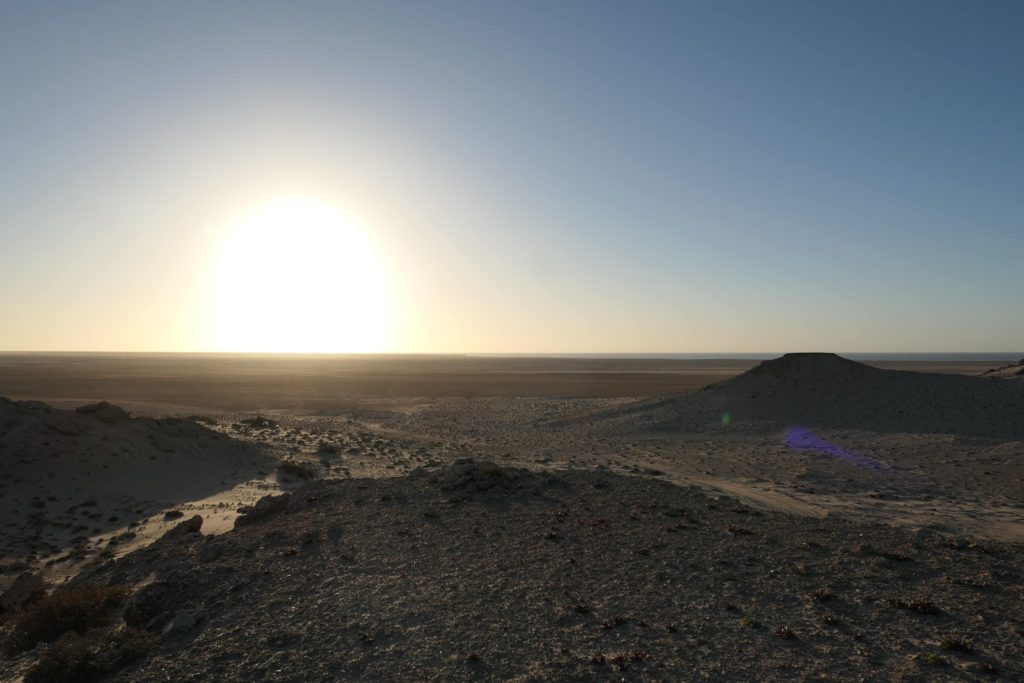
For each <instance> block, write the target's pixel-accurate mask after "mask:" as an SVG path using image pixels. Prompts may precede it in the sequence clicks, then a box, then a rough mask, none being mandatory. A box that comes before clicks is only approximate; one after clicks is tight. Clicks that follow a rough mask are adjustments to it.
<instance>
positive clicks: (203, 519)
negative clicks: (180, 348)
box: [0, 354, 1024, 683]
mask: <svg viewBox="0 0 1024 683" xmlns="http://www.w3.org/2000/svg"><path fill="white" fill-rule="evenodd" d="M1021 370H1024V365H1020V364H1019V363H1018V359H1015V358H1012V357H1008V358H1007V359H1004V360H999V361H995V360H993V361H973V360H958V361H939V360H917V361H865V362H856V361H853V360H849V359H846V358H842V357H840V356H836V355H834V354H787V355H785V356H781V357H778V358H772V359H768V360H764V361H761V360H756V359H738V358H728V359H711V358H709V359H703V360H681V359H658V358H580V357H576V358H530V357H471V356H369V357H355V356H301V355H296V356H252V355H237V356H231V355H201V354H192V355H174V354H129V355H118V354H79V355H71V354H7V355H4V356H2V357H0V396H4V397H6V398H5V399H0V593H2V596H0V610H2V612H0V619H2V620H3V634H2V638H3V643H4V646H3V652H4V658H3V660H2V661H0V679H2V680H12V681H13V680H25V681H27V682H28V683H33V681H35V682H37V683H38V682H39V681H51V680H54V681H55V680H115V681H165V680H170V681H189V680H195V681H201V680H237V681H249V680H266V681H277V680H282V681H333V680H361V679H366V680H515V681H542V680H579V681H584V680H665V681H685V680H708V681H713V680H736V681H747V680H791V679H795V680H808V681H827V680H837V681H838V680H866V681H873V680H921V681H931V680H1000V679H1005V680H1021V679H1022V678H1024V663H1022V660H1024V623H1022V619H1021V616H1020V615H1021V614H1022V613H1024V569H1022V565H1021V560H1022V557H1024V553H1022V552H1021V543H1022V542H1024V373H1022V372H1021ZM82 596H84V597H82ZM75 600H79V601H80V602H81V603H82V604H78V603H76V602H75ZM69 604H70V605H71V607H69V606H68V605H69ZM76 605H77V606H76ZM83 605H84V606H83ZM69 612H70V613H71V614H72V616H71V617H67V616H66V614H67V613H69ZM47 615H49V616H47ZM61 615H64V616H65V618H63V619H62V618H58V617H60V616H61ZM61 624H63V625H61Z"/></svg>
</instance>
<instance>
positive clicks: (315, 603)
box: [0, 461, 1024, 682]
mask: <svg viewBox="0 0 1024 683" xmlns="http://www.w3.org/2000/svg"><path fill="white" fill-rule="evenodd" d="M241 520H242V521H241V522H240V524H239V526H238V527H236V529H235V530H234V531H231V532H228V533H226V534H223V535H220V536H204V535H203V534H202V532H201V528H200V524H201V520H200V519H199V518H195V519H194V520H189V521H187V522H185V523H183V524H182V526H181V527H180V528H179V529H177V530H175V531H173V532H171V533H169V534H168V535H167V536H166V537H164V538H163V539H161V540H159V541H157V542H156V543H154V544H153V545H151V546H149V547H147V548H145V549H143V550H140V551H138V552H135V553H133V554H131V555H128V556H126V557H124V558H122V559H120V560H117V561H111V562H108V563H107V564H104V565H102V566H100V567H98V568H96V569H94V570H92V571H90V572H87V573H86V574H84V575H82V576H80V577H78V578H77V579H76V581H75V583H76V584H77V585H85V584H89V583H93V584H101V585H115V586H128V587H129V589H128V590H129V597H127V599H126V601H125V602H124V603H123V605H122V606H121V607H120V608H119V609H118V610H117V611H116V612H114V613H112V614H111V615H110V621H109V624H108V625H107V626H105V627H104V628H110V629H113V630H112V631H108V632H106V635H104V632H103V631H97V632H95V633H93V635H92V636H88V637H91V638H95V639H99V640H100V641H102V642H106V641H103V639H105V638H106V639H112V638H118V637H120V636H118V635H117V634H118V633H121V631H118V630H117V629H124V628H126V627H127V628H130V629H136V631H134V632H136V633H137V632H147V633H151V634H153V635H154V636H155V637H156V638H157V642H156V643H155V644H150V645H148V646H147V647H149V648H150V649H149V650H148V651H147V652H145V653H144V654H143V655H141V658H140V659H137V660H136V661H135V662H134V663H129V664H128V665H127V666H126V667H125V668H122V669H121V670H120V671H119V672H117V673H115V674H114V675H113V676H112V677H111V678H110V680H113V681H140V682H141V681H154V680H222V681H251V680H275V681H334V680H346V679H357V678H362V679H366V680H445V681H449V680H480V679H485V680H516V681H533V680H580V681H582V680H595V679H596V680H699V679H707V678H713V679H715V680H771V681H776V680H777V681H789V680H792V679H793V677H794V675H795V674H798V675H799V676H800V677H803V678H807V679H815V680H818V679H824V678H827V679H828V680H851V681H852V680H864V679H872V680H879V679H886V680H892V679H906V678H907V677H909V678H910V679H913V680H975V679H977V680H986V679H987V678H986V677H987V676H988V675H989V674H990V672H994V671H1001V672H1003V673H1004V674H1005V675H1007V676H1010V677H1014V676H1020V675H1022V673H1024V672H1022V671H1021V670H1020V669H1019V663H1020V658H1019V656H1018V655H1019V653H1020V652H1021V651H1022V647H1024V642H1022V640H1021V637H1022V636H1021V633H1020V630H1019V629H1018V628H1017V625H1016V623H1015V622H1014V619H1015V615H1016V614H1017V613H1019V611H1020V608H1021V607H1022V606H1024V605H1022V593H1021V588H1020V586H1021V585H1022V583H1021V580H1020V579H1021V577H1020V566H1021V565H1020V563H1019V559H1020V556H1019V547H1018V546H1004V545H999V544H988V545H976V544H972V543H970V542H968V541H964V540H955V539H949V538H946V537H942V536H939V535H936V534H932V533H926V532H916V533H915V532H911V531H907V530H900V529H895V528H889V527H875V526H864V525H857V524H853V523H849V522H844V521H840V520H834V519H825V520H822V519H808V518H800V517H793V516H789V515H786V514H782V513H762V512H758V511H755V510H752V509H750V508H746V507H744V506H742V505H740V504H738V503H737V502H736V501H734V500H731V499H727V498H709V497H707V496H706V495H704V494H702V493H700V492H699V491H697V490H696V489H687V488H680V487H676V486H672V485H670V484H667V483H665V482H661V481H655V480H651V479H644V478H639V477H620V476H614V475H610V474H604V473H596V472H589V473H588V472H566V473H550V472H548V473H531V472H527V471H525V470H519V469H511V468H500V467H497V466H495V465H492V464H489V463H480V462H470V461H463V462H459V463H456V464H454V465H451V466H448V467H445V468H442V469H440V470H438V471H434V472H428V471H420V472H417V473H414V474H413V475H410V476H406V477H399V478H393V479H388V480H361V481H360V480H348V481H331V482H318V483H314V484H311V485H308V486H306V487H304V488H302V489H299V490H297V491H295V492H293V493H292V494H290V495H284V496H278V497H274V498H273V499H269V501H268V502H267V503H265V504H262V505H260V506H256V508H254V510H253V511H252V512H251V513H249V515H247V516H246V517H243V518H241ZM122 639H123V638H122ZM135 640H136V641H141V638H139V637H136V638H135ZM118 642H119V641H118ZM50 647H52V646H47V645H41V646H39V647H38V648H36V650H34V651H32V652H30V653H28V654H23V655H20V656H19V657H18V658H16V659H15V660H14V661H12V662H9V663H8V664H7V665H5V666H7V667H8V669H7V670H8V671H9V672H10V671H14V670H20V671H25V670H28V669H30V668H31V667H32V666H34V664H33V662H35V661H36V660H37V659H38V657H40V656H41V655H42V653H43V652H46V651H48V648H50ZM65 647H67V645H66V644H65ZM135 656H136V657H138V656H139V655H138V654H137V653H136V654H135ZM0 673H2V672H0Z"/></svg>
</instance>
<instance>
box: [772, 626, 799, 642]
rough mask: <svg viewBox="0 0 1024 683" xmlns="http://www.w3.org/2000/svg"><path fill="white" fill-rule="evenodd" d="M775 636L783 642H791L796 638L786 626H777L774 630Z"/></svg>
mask: <svg viewBox="0 0 1024 683" xmlns="http://www.w3.org/2000/svg"><path fill="white" fill-rule="evenodd" d="M775 635H776V636H778V637H779V638H782V639H783V640H793V639H794V638H796V634H795V633H793V630H792V629H791V628H789V627H788V626H778V627H776V628H775Z"/></svg>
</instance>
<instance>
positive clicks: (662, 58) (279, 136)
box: [0, 0, 1024, 353]
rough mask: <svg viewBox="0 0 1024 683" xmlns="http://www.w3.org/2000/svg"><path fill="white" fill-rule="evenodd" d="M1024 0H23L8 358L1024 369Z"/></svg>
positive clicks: (5, 144)
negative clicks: (886, 357)
mask: <svg viewBox="0 0 1024 683" xmlns="http://www.w3.org/2000/svg"><path fill="white" fill-rule="evenodd" d="M1021 36H1024V4H1021V3H1017V2H966V1H965V2H939V1H936V2H861V1H858V2H852V1H851V2H827V3H822V2H809V1H808V2H774V3H761V2H753V1H750V2H726V1H717V0H716V1H715V2H711V1H710V0H709V1H707V2H665V3H654V2H635V3H634V2H532V1H530V2H468V1H467V2H387V1H383V2H366V3H345V2H323V3H312V2H287V3H285V2H279V3H262V2H244V3H242V2H238V3H236V2H206V3H194V2H175V3H159V4H158V3H129V2H90V3H79V2H64V3H49V2H32V3H29V2H24V3H21V2H4V3H0V87H2V92H3V106H2V107H0V160H2V163H0V351H2V350H65V351H103V350H110V351H205V350H225V351H233V350H238V351H244V350H263V351H302V350H310V351H338V352H346V351H396V352H521V353H525V352H657V351H663V352H749V351H764V350H773V351H804V350H837V351H1011V350H1015V349H1020V348H1021V347H1024V343H1022V342H1024V316H1022V315H1021V314H1020V307H1021V296H1022V294H1024V267H1022V257H1021V238H1022V237H1024V183H1022V181H1024V134H1022V133H1024V131H1022V127H1021V122H1022V121H1024V79H1022V78H1021V73H1022V71H1024V40H1022V39H1021Z"/></svg>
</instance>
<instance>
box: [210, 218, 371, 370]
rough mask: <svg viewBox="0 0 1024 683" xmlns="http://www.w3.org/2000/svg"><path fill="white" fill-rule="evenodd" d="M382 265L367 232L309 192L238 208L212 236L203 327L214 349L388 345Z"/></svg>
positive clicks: (321, 349) (327, 349)
mask: <svg viewBox="0 0 1024 683" xmlns="http://www.w3.org/2000/svg"><path fill="white" fill-rule="evenodd" d="M388 284H389V283H388V277H387V273H386V270H385V267H384V264H383V262H382V260H381V258H380V256H379V254H378V252H377V250H376V248H375V247H374V245H373V243H372V242H371V240H370V239H369V237H368V236H367V234H366V233H365V232H364V231H363V230H362V229H361V228H360V227H359V226H357V225H354V224H353V223H351V222H350V221H348V220H347V219H346V218H345V217H344V216H343V215H342V214H341V213H339V212H338V211H337V210H335V209H333V208H332V207H330V206H328V205H326V204H322V203H319V202H314V201H308V200H288V201H279V202H275V203H273V204H269V205H267V206H264V207H262V208H260V209H257V210H255V211H252V212H250V213H247V214H245V215H243V216H242V217H241V218H240V219H239V220H238V221H237V222H236V223H235V224H234V225H233V226H232V228H231V230H230V232H229V233H228V234H227V235H225V237H224V240H223V242H222V243H221V245H220V252H219V254H218V257H217V262H216V269H215V272H214V280H213V287H212V292H211V302H210V303H211V315H212V320H211V321H210V322H211V328H212V331H213V334H214V344H215V345H216V346H217V348H219V349H220V350H222V351H265V352H324V353H330V352H365V351H384V350H387V349H388V348H389V347H390V341H391V340H390V339H389V337H390V334H389V329H388V328H389V324H390V317H391V311H390V294H389V292H388Z"/></svg>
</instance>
